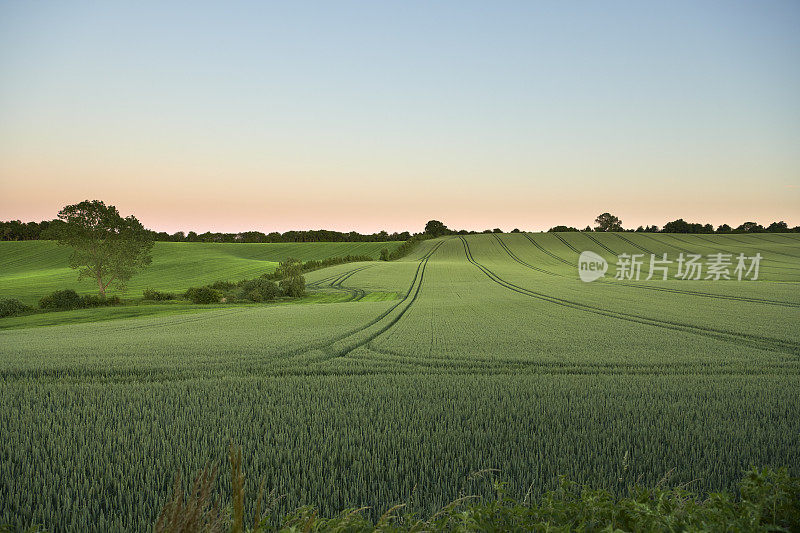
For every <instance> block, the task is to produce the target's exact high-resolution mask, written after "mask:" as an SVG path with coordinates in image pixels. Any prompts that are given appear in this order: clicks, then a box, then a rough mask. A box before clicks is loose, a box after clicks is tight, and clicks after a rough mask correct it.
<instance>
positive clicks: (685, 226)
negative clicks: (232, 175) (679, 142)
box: [0, 213, 800, 243]
mask: <svg viewBox="0 0 800 533" xmlns="http://www.w3.org/2000/svg"><path fill="white" fill-rule="evenodd" d="M62 223H63V222H62V221H61V220H45V221H42V222H20V221H19V220H10V221H8V222H0V240H2V241H31V240H39V239H55V238H56V237H55V235H57V234H58V229H59V227H58V226H59V224H62ZM147 231H148V233H149V234H150V237H151V239H152V240H154V241H162V242H249V243H258V242H387V241H408V240H409V239H411V238H412V237H413V236H414V235H420V236H424V237H433V238H435V237H441V236H444V235H475V234H479V233H503V230H501V229H500V228H494V229H485V230H483V231H474V230H465V229H462V230H454V229H450V228H448V227H447V226H446V225H444V223H442V222H440V221H438V220H431V221H429V222H428V223H427V224H426V225H425V231H424V233H422V234H413V235H412V234H411V233H410V232H408V231H403V232H400V233H397V232H394V233H387V232H386V231H379V232H378V233H372V234H361V233H358V232H355V231H351V232H348V233H343V232H340V231H332V230H308V231H287V232H285V233H279V232H277V231H273V232H271V233H263V232H260V231H245V232H242V233H218V232H205V233H196V232H194V231H190V232H189V233H184V232H182V231H179V232H176V233H172V234H169V233H167V232H165V231H160V232H156V231H152V230H147ZM548 231H551V232H553V231H628V232H645V233H800V226H795V227H793V228H790V227H789V225H788V224H787V223H786V222H784V221H779V222H773V223H771V224H769V225H768V226H766V227H764V226H762V225H761V224H757V223H755V222H745V223H743V224H740V225H739V226H736V227H732V226H729V225H728V224H722V225H720V226H717V227H716V228H715V227H714V226H712V225H711V224H700V223H693V222H686V221H685V220H683V219H682V218H679V219H678V220H673V221H672V222H667V223H666V224H664V227H663V228H659V227H658V226H656V225H653V226H639V227H638V228H636V229H625V228H623V227H622V220H620V219H619V218H617V217H616V216H614V215H612V214H610V213H603V214H602V215H599V216H598V217H597V218H596V219H595V226H594V227H592V226H586V227H585V228H584V229H582V230H579V229H578V228H574V227H572V226H553V227H552V228H550V229H549V230H548ZM519 232H520V230H519V229H517V228H514V229H513V230H511V233H519Z"/></svg>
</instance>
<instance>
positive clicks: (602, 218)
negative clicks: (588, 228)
mask: <svg viewBox="0 0 800 533" xmlns="http://www.w3.org/2000/svg"><path fill="white" fill-rule="evenodd" d="M594 223H595V224H597V227H595V228H594V230H595V231H622V221H621V220H620V219H618V218H617V217H615V216H614V215H612V214H611V213H603V214H602V215H599V216H598V217H597V218H596V219H594Z"/></svg>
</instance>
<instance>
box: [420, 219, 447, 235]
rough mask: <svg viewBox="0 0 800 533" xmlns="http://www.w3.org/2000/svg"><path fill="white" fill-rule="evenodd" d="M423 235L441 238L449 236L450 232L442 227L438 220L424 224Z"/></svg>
mask: <svg viewBox="0 0 800 533" xmlns="http://www.w3.org/2000/svg"><path fill="white" fill-rule="evenodd" d="M425 233H427V234H428V235H430V236H431V237H441V236H442V235H447V234H449V233H450V230H449V229H448V228H447V226H445V225H444V223H442V222H439V221H438V220H429V221H428V223H427V224H425Z"/></svg>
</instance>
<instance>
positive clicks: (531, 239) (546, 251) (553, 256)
mask: <svg viewBox="0 0 800 533" xmlns="http://www.w3.org/2000/svg"><path fill="white" fill-rule="evenodd" d="M523 235H524V236H525V238H526V239H528V240H529V241H531V244H532V245H534V246H535V247H536V248H538V249H539V250H541V251H542V252H544V253H546V254H547V255H549V256H550V257H552V258H553V259H555V260H557V261H561V262H562V263H564V264H565V265H569V266H571V267H573V268H575V265H574V264H572V263H570V262H569V261H567V260H566V259H564V258H563V257H560V256H558V255H556V254H554V253H553V252H551V251H550V250H547V249H546V248H544V247H543V246H542V245H541V244H539V243H538V242H536V241H535V240H533V237H531V236H530V235H528V234H527V233H523ZM562 241H563V239H562Z"/></svg>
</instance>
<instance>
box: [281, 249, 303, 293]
mask: <svg viewBox="0 0 800 533" xmlns="http://www.w3.org/2000/svg"><path fill="white" fill-rule="evenodd" d="M276 272H277V273H278V275H279V276H280V278H281V281H280V287H281V291H282V292H283V294H285V295H286V296H291V297H293V298H299V297H300V296H303V295H304V294H305V293H306V279H305V278H304V277H303V263H302V262H301V261H298V260H297V259H292V258H291V257H290V258H288V259H286V260H285V261H284V262H282V263H281V264H280V265H279V266H278V269H277V270H276Z"/></svg>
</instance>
